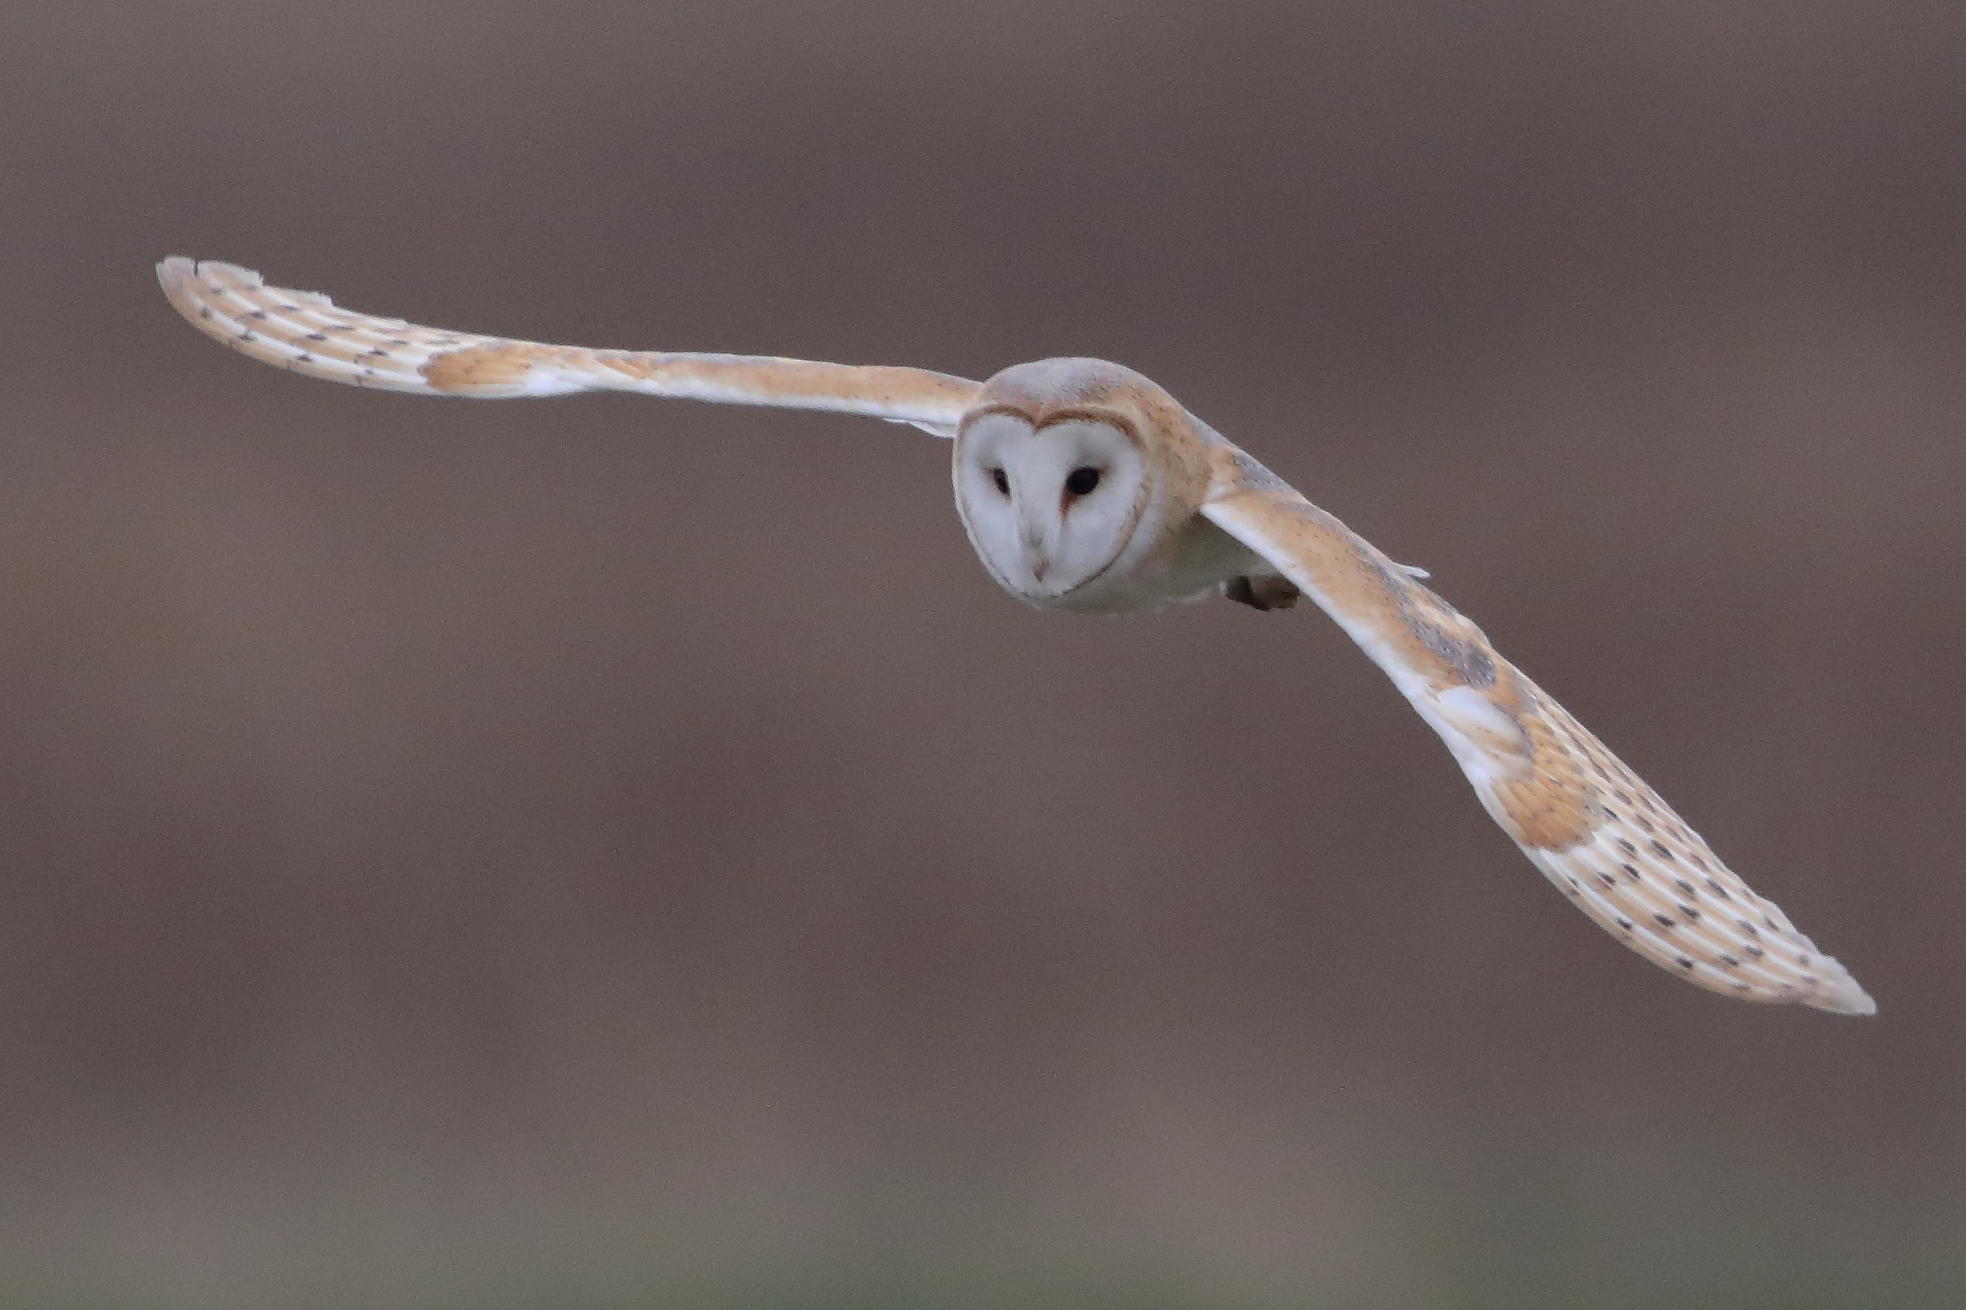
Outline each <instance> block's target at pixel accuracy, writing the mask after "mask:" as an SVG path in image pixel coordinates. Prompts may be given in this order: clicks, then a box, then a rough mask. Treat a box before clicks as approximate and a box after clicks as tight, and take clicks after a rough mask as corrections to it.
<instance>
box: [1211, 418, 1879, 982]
mask: <svg viewBox="0 0 1966 1310" xmlns="http://www.w3.org/2000/svg"><path fill="white" fill-rule="evenodd" d="M1210 455H1211V459H1212V461H1213V470H1212V471H1213V477H1212V481H1211V486H1210V491H1209V497H1208V500H1207V502H1206V503H1205V504H1204V505H1203V507H1202V513H1203V514H1204V515H1206V516H1207V517H1208V518H1209V519H1210V520H1211V521H1213V522H1214V523H1215V524H1217V525H1218V526H1219V527H1221V528H1222V529H1224V530H1225V531H1227V532H1228V533H1229V534H1230V535H1232V536H1234V537H1236V538H1237V539H1239V540H1240V541H1242V542H1243V543H1244V544H1245V545H1247V546H1249V547H1250V548H1251V549H1252V550H1254V551H1256V552H1257V553H1258V554H1260V555H1261V556H1263V557H1264V558H1265V559H1267V560H1268V561H1269V562H1270V563H1271V564H1273V565H1275V566H1276V568H1277V569H1278V570H1279V571H1280V572H1281V573H1283V575H1284V576H1285V577H1287V578H1289V580H1290V581H1291V582H1293V583H1295V584H1296V585H1297V587H1298V588H1299V589H1301V590H1302V591H1303V592H1304V593H1305V594H1306V595H1308V596H1310V597H1311V598H1312V599H1313V600H1315V601H1316V602H1317V603H1318V604H1319V605H1320V606H1322V607H1323V608H1324V610H1325V611H1326V612H1327V613H1328V614H1330V615H1331V617H1332V618H1333V619H1335V620H1337V622H1338V624H1339V626H1340V627H1342V628H1344V630H1345V631H1346V632H1347V633H1349V634H1350V635H1351V636H1352V638H1353V639H1354V640H1355V641H1357V642H1358V644H1359V645H1360V646H1361V647H1363V648H1364V650H1365V652H1366V654H1367V655H1369V656H1371V657H1372V659H1373V660H1374V661H1375V662H1376V663H1377V664H1378V665H1379V667H1380V668H1382V669H1384V670H1385V671H1386V673H1387V674H1388V675H1390V676H1391V678H1392V680H1393V682H1394V683H1395V684H1397V685H1398V687H1399V689H1400V690H1401V691H1402V692H1404V693H1406V696H1407V699H1409V700H1410V701H1412V702H1413V707H1414V708H1415V709H1416V710H1418V711H1419V712H1420V716H1421V717H1422V718H1423V719H1425V720H1426V721H1427V722H1428V724H1430V725H1431V726H1432V727H1433V729H1434V731H1435V732H1437V733H1439V734H1440V737H1441V739H1442V740H1443V741H1445V742H1446V743H1447V747H1448V749H1449V750H1450V751H1452V752H1453V754H1454V757H1455V759H1456V760H1457V761H1458V762H1459V763H1460V765H1461V768H1462V771H1463V772H1465V773H1466V774H1467V776H1468V781H1469V782H1470V783H1472V784H1473V785H1474V789H1475V792H1476V794H1477V795H1479V796H1480V797H1481V802H1482V804H1483V805H1484V806H1485V807H1486V808H1487V810H1488V812H1489V814H1491V815H1493V816H1494V818H1495V821H1496V822H1497V823H1499V824H1500V825H1501V826H1502V829H1503V830H1504V831H1505V832H1507V833H1508V834H1509V836H1511V837H1513V838H1515V840H1516V843H1517V844H1518V845H1519V846H1521V847H1522V850H1523V853H1524V854H1525V855H1527V856H1528V857H1529V859H1530V862H1531V863H1533V864H1534V865H1535V866H1536V867H1537V868H1538V869H1540V870H1542V871H1543V875H1544V876H1545V877H1547V878H1548V879H1549V880H1550V882H1552V883H1553V884H1555V886H1556V888H1557V890H1558V891H1560V892H1562V893H1563V894H1564V895H1565V896H1567V897H1569V898H1570V900H1571V902H1572V903H1573V904H1575V905H1576V906H1577V907H1578V908H1579V909H1581V910H1583V912H1584V913H1585V914H1588V915H1589V916H1590V917H1591V918H1592V919H1594V920H1595V921H1596V922H1597V923H1598V924H1599V925H1600V926H1601V927H1603V928H1604V929H1605V930H1606V931H1608V932H1610V933H1611V934H1612V935H1613V936H1615V937H1617V938H1618V939H1619V940H1621V941H1623V942H1624V943H1625V944H1626V945H1627V946H1629V947H1631V948H1632V949H1633V950H1635V951H1637V952H1638V953H1639V954H1640V955H1643V956H1644V957H1645V958H1646V959H1648V960H1651V961H1652V962H1653V963H1654V964H1657V965H1660V966H1661V967H1663V968H1665V969H1667V970H1669V971H1671V972H1673V973H1676V974H1678V975H1680V976H1681V977H1684V978H1686V979H1689V980H1690V981H1692V982H1695V983H1698V984H1699V985H1700V986H1702V987H1706V988H1709V989H1710V990H1713V991H1716V992H1724V993H1727V994H1729V995H1734V996H1740V997H1743V998H1745V999H1747V1000H1752V1001H1777V1002H1780V1001H1791V1002H1799V1003H1801V1004H1804V1005H1811V1006H1814V1007H1816V1008H1817V1009H1821V1010H1830V1011H1834V1012H1836V1013H1838V1014H1873V1013H1875V1012H1876V1010H1877V1006H1876V1003H1875V1002H1873V1001H1872V1000H1871V998H1870V997H1869V996H1867V995H1866V994H1865V993H1864V989H1863V988H1862V987H1860V986H1858V985H1857V981H1856V980H1855V979H1854V978H1852V977H1851V976H1850V975H1849V973H1848V972H1847V971H1845V969H1844V968H1843V966H1842V965H1841V964H1838V963H1837V962H1836V960H1834V959H1833V958H1831V957H1830V956H1827V955H1825V954H1823V953H1822V952H1821V951H1820V950H1818V949H1817V947H1816V945H1815V943H1814V942H1812V941H1810V940H1809V939H1808V938H1807V937H1806V936H1804V935H1803V934H1802V933H1801V932H1799V931H1798V930H1797V929H1796V927H1795V925H1793V924H1792V923H1790V922H1789V920H1788V916H1786V915H1785V914H1783V913H1782V912H1781V911H1780V910H1779V909H1777V908H1776V907H1775V906H1774V905H1773V904H1772V903H1770V902H1769V901H1767V900H1765V899H1763V898H1762V897H1760V896H1758V895H1756V894H1755V893H1754V892H1753V891H1752V890H1750V889H1749V887H1748V885H1747V884H1746V883H1745V882H1743V881H1742V880H1741V879H1740V877H1739V876H1737V875H1736V874H1734V873H1733V872H1732V871H1730V870H1729V869H1728V868H1727V866H1726V865H1724V864H1722V863H1721V862H1720V860H1719V858H1718V857H1717V856H1715V855H1714V853H1713V851H1712V850H1711V849H1710V848H1709V847H1708V846H1707V844H1706V843H1705V842H1704V841H1702V840H1701V839H1700V837H1699V835H1698V834H1696V833H1695V832H1694V831H1693V830H1692V829H1691V828H1689V827H1688V826H1687V825H1686V824H1685V823H1684V822H1683V821H1682V820H1681V819H1680V818H1679V816H1678V815H1676V814H1674V813H1673V812H1672V810H1671V809H1669V808H1668V807H1667V806H1666V803H1665V802H1664V801H1662V800H1660V799H1659V797H1658V795H1657V794H1656V793H1655V792H1653V790H1652V789H1651V788H1650V787H1648V786H1646V785H1645V783H1644V782H1643V781H1641V780H1640V779H1639V777H1638V775H1637V774H1635V773H1633V772H1632V771H1631V770H1630V769H1629V768H1627V767H1626V766H1625V765H1624V764H1623V763H1622V762H1621V761H1620V760H1619V759H1618V758H1617V756H1615V755H1613V754H1612V753H1611V752H1610V751H1609V750H1607V749H1606V748H1605V747H1604V744H1603V743H1602V742H1600V741H1598V739H1597V738H1596V737H1594V736H1592V735H1591V734H1590V733H1589V732H1588V731H1586V730H1585V729H1584V727H1583V725H1581V724H1579V723H1578V722H1577V720H1575V719H1574V718H1572V717H1571V716H1570V715H1569V713H1567V712H1566V711H1565V710H1564V709H1563V707H1562V706H1560V705H1558V704H1557V703H1556V702H1555V701H1554V700H1552V699H1551V698H1550V697H1549V696H1548V695H1547V694H1546V693H1545V692H1544V691H1543V690H1542V689H1541V688H1540V687H1538V686H1536V684H1535V683H1533V682H1531V681H1530V680H1529V679H1528V678H1526V677H1524V676H1523V675H1522V674H1521V673H1520V672H1519V671H1517V669H1516V668H1515V667H1514V666H1513V665H1511V664H1510V663H1509V662H1508V661H1507V660H1504V659H1503V658H1502V657H1501V656H1500V655H1497V654H1496V653H1495V650H1494V648H1493V647H1492V646H1490V645H1489V643H1488V639H1487V637H1486V636H1484V635H1483V634H1482V631H1481V629H1479V628H1477V627H1476V626H1475V625H1474V624H1473V623H1471V622H1469V621H1468V620H1467V619H1466V618H1464V617H1463V616H1462V615H1461V614H1460V613H1459V612H1458V611H1456V610H1455V609H1454V607H1453V606H1451V605H1449V604H1448V603H1447V602H1446V601H1444V600H1442V599H1441V598H1440V597H1439V596H1437V595H1435V594H1434V593H1433V592H1432V591H1430V590H1428V589H1427V588H1426V587H1424V586H1422V585H1420V583H1418V582H1417V581H1415V580H1414V579H1413V578H1412V577H1411V576H1410V575H1409V574H1408V573H1407V572H1406V571H1405V570H1402V569H1401V568H1400V567H1399V566H1398V565H1396V564H1394V563H1393V562H1392V561H1391V560H1389V559H1387V558H1386V556H1384V555H1383V554H1381V553H1380V552H1379V551H1378V550H1377V549H1375V548H1374V547H1373V546H1372V545H1371V543H1369V542H1367V541H1366V540H1365V539H1364V538H1362V537H1360V536H1358V534H1356V533H1354V532H1352V531H1351V530H1350V529H1349V528H1347V527H1346V526H1345V525H1344V524H1343V523H1340V522H1339V521H1338V520H1337V519H1336V518H1333V517H1332V516H1331V515H1329V514H1327V513H1325V512H1324V511H1323V510H1321V509H1319V508H1317V507H1316V506H1315V505H1312V504H1311V503H1310V502H1309V501H1307V500H1305V499H1304V497H1303V496H1301V495H1299V494H1298V493H1297V491H1296V490H1295V489H1293V488H1292V487H1291V486H1290V485H1289V484H1287V483H1285V482H1284V481H1282V480H1281V479H1280V478H1278V477H1276V476H1275V475H1274V474H1272V473H1271V472H1270V471H1269V470H1267V469H1265V468H1264V467H1263V466H1262V465H1260V464H1258V463H1257V462H1256V461H1255V460H1253V459H1251V458H1249V456H1248V455H1246V454H1244V453H1243V452H1242V451H1240V450H1237V449H1236V448H1235V447H1234V446H1232V445H1230V444H1228V443H1227V442H1220V444H1218V445H1215V446H1213V447H1212V448H1211V452H1210Z"/></svg>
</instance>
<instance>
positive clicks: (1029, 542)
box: [1017, 518, 1051, 582]
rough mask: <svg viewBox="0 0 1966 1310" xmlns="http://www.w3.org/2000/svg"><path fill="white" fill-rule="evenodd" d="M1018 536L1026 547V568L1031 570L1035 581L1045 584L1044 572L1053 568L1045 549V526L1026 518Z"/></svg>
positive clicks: (1020, 526) (1019, 526)
mask: <svg viewBox="0 0 1966 1310" xmlns="http://www.w3.org/2000/svg"><path fill="white" fill-rule="evenodd" d="M1017 536H1018V538H1019V540H1020V542H1021V543H1022V544H1023V547H1024V566H1025V567H1026V568H1028V569H1030V570H1031V578H1032V580H1033V581H1035V582H1043V581H1044V571H1045V570H1046V569H1048V568H1050V567H1051V557H1050V553H1049V552H1048V551H1046V550H1045V548H1044V547H1045V542H1044V524H1043V523H1040V522H1034V521H1033V520H1031V519H1030V518H1025V519H1024V521H1023V522H1022V523H1021V524H1019V525H1018V532H1017Z"/></svg>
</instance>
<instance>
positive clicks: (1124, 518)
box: [955, 413, 1148, 605]
mask: <svg viewBox="0 0 1966 1310" xmlns="http://www.w3.org/2000/svg"><path fill="white" fill-rule="evenodd" d="M955 482H956V506H957V508H958V509H959V510H960V511H961V513H962V518H963V526H964V527H966V528H968V530H969V540H970V543H971V544H972V545H974V546H975V547H976V553H977V555H978V556H979V557H981V558H982V560H983V564H984V567H986V568H988V569H989V570H990V572H991V574H992V575H993V576H994V577H995V578H996V580H997V581H998V582H999V583H1001V584H1002V585H1003V587H1004V589H1005V590H1007V591H1009V592H1011V593H1012V594H1013V595H1016V596H1020V597H1022V598H1023V599H1025V600H1028V601H1030V602H1032V603H1034V604H1039V605H1042V604H1047V603H1051V604H1058V603H1069V598H1070V597H1071V594H1072V593H1073V592H1075V591H1077V590H1078V589H1079V588H1081V587H1085V586H1086V585H1087V584H1089V583H1092V582H1094V581H1096V580H1098V579H1099V578H1100V577H1101V576H1102V575H1103V574H1105V573H1106V572H1107V571H1108V570H1109V569H1112V568H1113V566H1114V564H1115V562H1116V561H1117V560H1118V559H1119V558H1120V556H1121V554H1122V553H1123V552H1124V551H1125V550H1126V547H1127V545H1128V544H1129V543H1130V542H1131V541H1132V539H1133V537H1134V534H1135V529H1136V528H1137V527H1138V526H1139V523H1140V517H1141V514H1142V512H1143V511H1144V510H1145V509H1146V507H1147V500H1148V496H1147V491H1148V488H1147V485H1146V465H1145V460H1144V458H1143V457H1142V454H1141V451H1140V446H1139V444H1138V443H1137V442H1135V441H1134V440H1133V439H1132V438H1131V437H1129V436H1128V435H1127V434H1126V433H1125V432H1123V431H1121V430H1120V429H1119V428H1118V427H1117V426H1115V425H1114V424H1111V423H1107V422H1102V421H1100V420H1097V419H1093V418H1063V419H1059V420H1057V421H1055V422H1050V423H1047V424H1045V426H1044V427H1042V428H1039V429H1037V430H1036V431H1033V430H1032V428H1031V425H1030V423H1029V422H1027V421H1026V420H1024V419H1023V418H1021V417H1019V416H1017V415H1015V414H1006V413H986V414H982V415H979V416H977V417H976V418H974V419H972V420H970V422H969V423H968V425H967V426H965V427H964V428H963V432H962V436H961V437H960V438H959V439H958V440H957V443H956V465H955Z"/></svg>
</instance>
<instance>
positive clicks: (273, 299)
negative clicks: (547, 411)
mask: <svg viewBox="0 0 1966 1310" xmlns="http://www.w3.org/2000/svg"><path fill="white" fill-rule="evenodd" d="M157 280H158V281H159V282H160V283H162V284H163V288H164V294H165V295H166V296H168V297H169V298H170V301H171V304H173V305H175V306H176V307H177V310H178V312H179V313H181V314H183V315H184V317H185V318H186V319H187V320H189V322H190V323H191V325H192V326H193V327H195V328H197V329H198V330H199V331H201V332H203V333H204V334H205V335H206V336H208V337H211V338H212V339H213V340H215V341H219V342H222V343H224V344H225V345H228V346H231V347H232V348H233V349H235V350H238V351H239V352H241V353H242V354H246V355H250V356H252V357H253V358H254V359H257V360H261V361H263V362H265V363H268V364H273V365H277V366H278V367H280V368H285V369H291V370H292V371H294V372H296V373H305V374H306V375H307V376H309V377H316V378H325V379H327V380H328V381H330V382H345V383H348V384H349V385H351V386H358V387H376V388H379V389H381V390H385V391H415V392H422V393H424V394H426V395H443V396H475V397H480V398H487V399H498V398H503V397H507V396H558V395H565V394H567V393H569V392H574V391H597V390H599V391H639V392H646V393H647V394H649V395H654V396H679V397H685V398H688V399H692V400H708V401H716V402H720V403H724V404H734V405H776V406H783V407H787V408H792V409H821V410H836V411H839V412H843V413H848V414H865V415H868V416H870V417H873V418H882V419H888V420H890V421H892V422H896V423H912V424H914V425H915V426H916V427H919V428H923V429H925V430H927V431H929V432H933V433H935V434H936V435H937V436H942V437H951V436H954V435H955V431H956V425H957V423H959V422H960V421H961V419H962V415H963V411H964V409H965V408H967V407H968V405H969V403H970V401H971V400H972V399H973V398H974V397H975V395H976V391H977V384H976V383H974V382H971V381H969V380H968V379H966V378H958V377H951V376H949V375H948V374H946V373H931V372H929V371H927V370H926V369H916V368H883V367H876V366H871V365H870V366H861V365H853V364H824V363H818V362H815V361H811V360H803V359H779V358H776V357H773V356H767V355H706V354H673V353H663V352H657V351H638V350H593V349H589V348H587V347H585V346H555V345H547V344H545V343H543V342H537V341H512V340H507V339H505V338H502V337H486V336H475V335H473V334H471V333H468V332H446V331H444V330H442V329H440V328H428V327H418V326H417V325H416V324H414V323H406V322H404V321H403V320H402V319H397V318H377V317H374V316H373V315H369V314H358V313H355V312H354V311H352V310H347V309H341V308H339V307H337V306H336V305H335V303H334V302H333V301H332V300H329V299H328V298H327V297H326V296H324V295H321V294H320V293H319V292H314V291H290V290H287V289H285V288H282V287H273V286H268V285H266V282H265V280H264V279H262V278H261V277H260V275H259V274H257V273H255V272H253V271H252V270H251V269H246V268H240V267H238V266H237V265H235V264H223V263H219V262H217V261H215V260H209V259H208V260H204V261H202V262H198V263H194V262H193V261H191V260H189V259H185V258H183V257H182V256H175V255H174V256H172V257H171V258H169V259H166V260H164V261H163V262H162V263H160V264H158V265H157Z"/></svg>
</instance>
